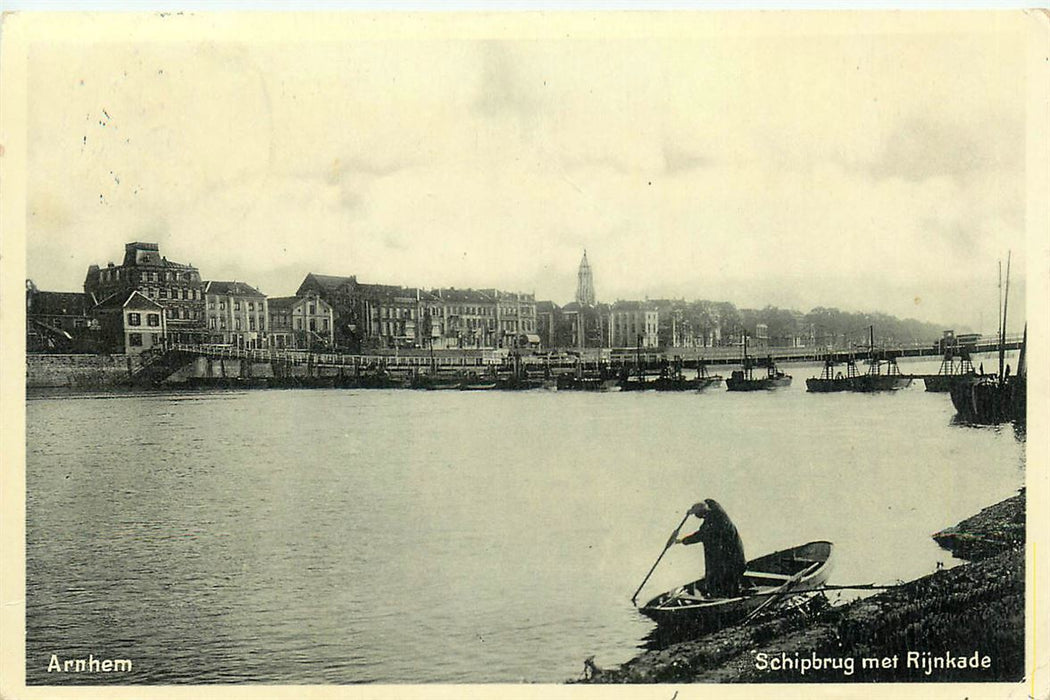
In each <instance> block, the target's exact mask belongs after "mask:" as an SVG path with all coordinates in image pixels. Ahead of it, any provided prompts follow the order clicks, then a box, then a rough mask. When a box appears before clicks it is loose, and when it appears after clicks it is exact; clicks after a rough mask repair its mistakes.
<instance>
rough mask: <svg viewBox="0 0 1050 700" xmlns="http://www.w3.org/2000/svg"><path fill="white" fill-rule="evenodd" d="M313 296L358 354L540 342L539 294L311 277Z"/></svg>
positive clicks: (307, 282) (340, 339) (340, 341)
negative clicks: (329, 309)
mask: <svg viewBox="0 0 1050 700" xmlns="http://www.w3.org/2000/svg"><path fill="white" fill-rule="evenodd" d="M308 294H313V295H315V296H317V297H318V298H321V299H323V300H325V301H326V302H327V303H328V304H330V305H331V307H332V308H333V310H334V313H335V343H336V345H337V346H339V347H344V348H349V349H352V350H366V349H382V348H386V349H390V348H433V349H444V348H497V347H527V346H535V345H537V344H538V343H539V338H538V336H537V335H536V301H535V297H534V295H531V294H524V293H517V292H503V291H500V290H496V289H486V290H477V289H455V288H452V287H450V288H444V289H435V290H429V291H427V290H423V289H420V288H416V287H399V286H394V285H384V284H364V283H361V282H358V281H357V277H356V276H353V275H351V276H348V277H338V276H334V275H318V274H316V273H312V272H311V273H309V274H308V275H307V276H306V278H305V279H304V280H303V282H302V284H301V285H299V289H298V290H297V291H296V296H304V295H308Z"/></svg>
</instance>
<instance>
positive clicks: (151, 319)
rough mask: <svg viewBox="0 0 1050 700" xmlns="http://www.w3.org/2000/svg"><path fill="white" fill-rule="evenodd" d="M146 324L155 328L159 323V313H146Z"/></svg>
mask: <svg viewBox="0 0 1050 700" xmlns="http://www.w3.org/2000/svg"><path fill="white" fill-rule="evenodd" d="M146 325H147V326H153V327H154V328H156V327H157V326H159V325H160V314H146Z"/></svg>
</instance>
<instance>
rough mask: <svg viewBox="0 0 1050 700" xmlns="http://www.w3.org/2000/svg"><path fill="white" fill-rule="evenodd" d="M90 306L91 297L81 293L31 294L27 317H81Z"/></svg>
mask: <svg viewBox="0 0 1050 700" xmlns="http://www.w3.org/2000/svg"><path fill="white" fill-rule="evenodd" d="M91 306H92V303H91V297H90V296H88V295H87V294H84V293H83V292H33V293H32V295H31V296H30V308H29V315H30V316H83V315H85V314H87V312H88V309H90V308H91Z"/></svg>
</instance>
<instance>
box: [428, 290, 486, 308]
mask: <svg viewBox="0 0 1050 700" xmlns="http://www.w3.org/2000/svg"><path fill="white" fill-rule="evenodd" d="M433 293H434V294H436V295H437V296H438V297H439V298H440V299H441V300H442V301H456V302H464V301H467V302H474V303H480V304H484V303H492V302H494V301H495V299H493V298H492V297H491V296H489V295H488V294H486V293H485V292H482V291H480V290H477V289H456V288H455V287H450V288H448V289H435V290H434V292H433Z"/></svg>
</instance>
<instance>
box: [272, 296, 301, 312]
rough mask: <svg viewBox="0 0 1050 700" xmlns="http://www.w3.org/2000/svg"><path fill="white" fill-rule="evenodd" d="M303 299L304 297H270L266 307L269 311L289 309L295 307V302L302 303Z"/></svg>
mask: <svg viewBox="0 0 1050 700" xmlns="http://www.w3.org/2000/svg"><path fill="white" fill-rule="evenodd" d="M304 298H305V297H270V298H269V299H267V300H266V306H267V307H269V309H270V311H278V310H280V309H290V308H292V307H293V306H295V304H296V302H298V301H302V300H303V299H304Z"/></svg>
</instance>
